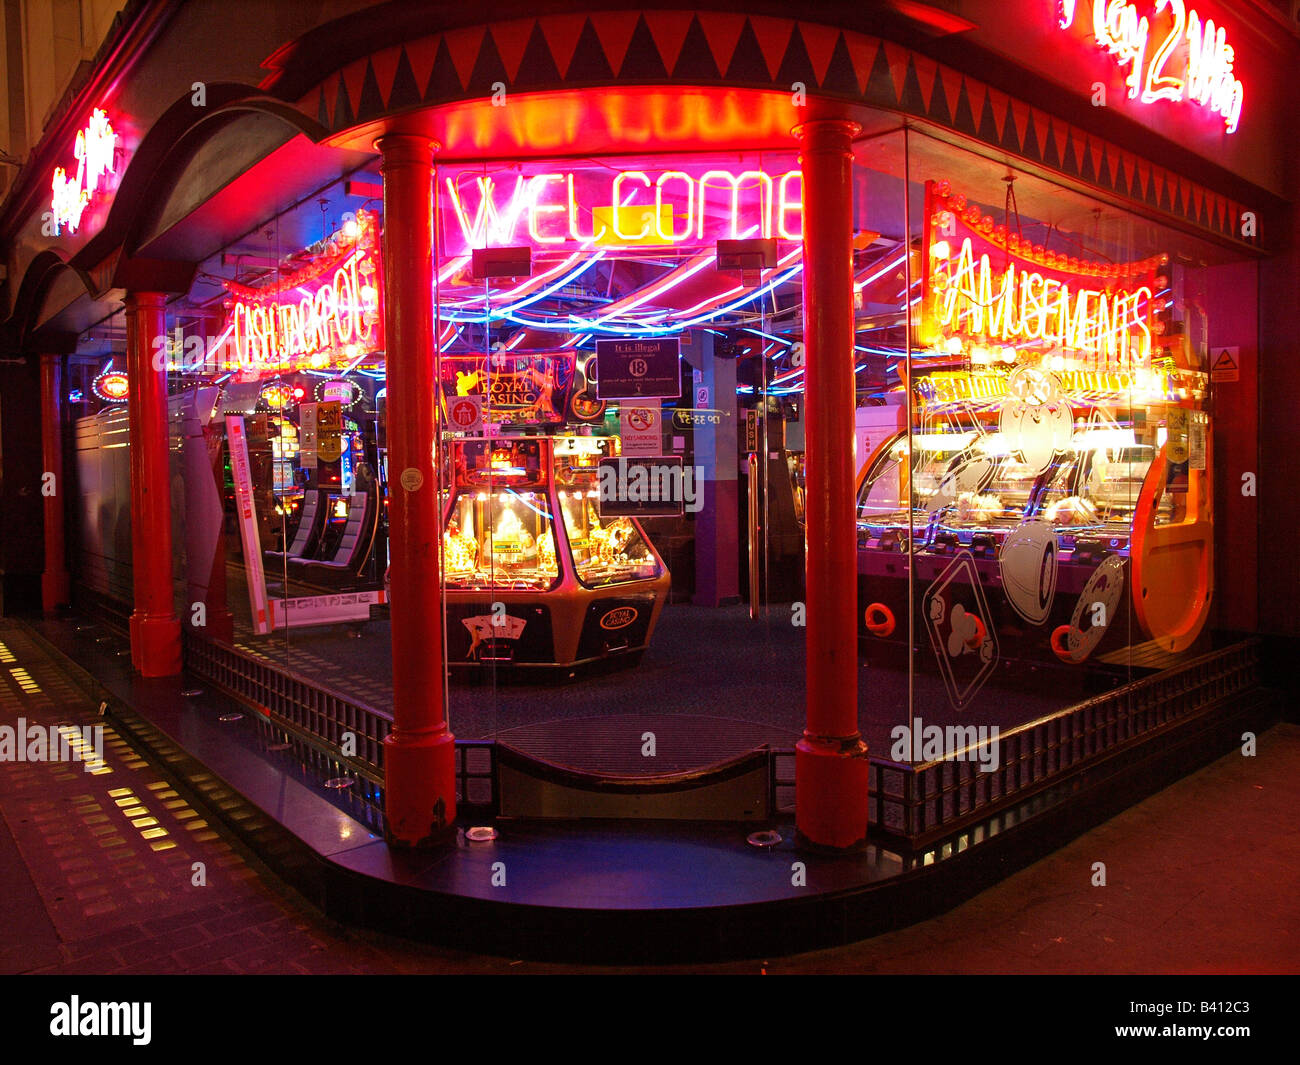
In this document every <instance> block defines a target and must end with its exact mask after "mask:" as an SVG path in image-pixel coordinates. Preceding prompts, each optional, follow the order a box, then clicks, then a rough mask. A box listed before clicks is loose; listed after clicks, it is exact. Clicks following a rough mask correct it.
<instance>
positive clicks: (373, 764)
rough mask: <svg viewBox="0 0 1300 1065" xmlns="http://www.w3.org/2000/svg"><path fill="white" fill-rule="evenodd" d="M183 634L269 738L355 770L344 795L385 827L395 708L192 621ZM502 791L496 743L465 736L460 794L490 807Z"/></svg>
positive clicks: (196, 659)
mask: <svg viewBox="0 0 1300 1065" xmlns="http://www.w3.org/2000/svg"><path fill="white" fill-rule="evenodd" d="M182 641H183V647H184V652H185V668H186V669H187V670H188V671H189V672H190V673H192V674H193V675H194V676H196V677H201V678H202V679H204V680H205V681H207V682H208V683H210V684H212V685H213V686H214V687H216V688H218V689H220V690H222V691H224V692H225V693H226V694H227V695H230V696H232V697H234V698H236V699H238V700H239V701H241V702H243V703H245V704H247V705H249V706H251V707H253V708H254V709H255V710H257V711H259V712H260V713H261V715H262V718H261V720H260V721H259V725H258V727H259V729H260V730H261V732H262V735H263V738H264V739H266V740H267V741H268V743H274V744H280V743H285V744H288V745H289V748H290V749H291V750H292V752H293V754H294V755H295V756H296V758H297V760H298V761H299V762H301V763H302V764H303V766H304V768H305V769H307V770H308V771H310V772H311V774H312V775H313V776H314V777H316V778H318V779H320V780H327V779H330V778H332V777H340V776H351V777H353V778H354V780H356V782H357V783H356V785H355V786H354V787H353V788H351V789H349V790H348V791H347V792H346V793H344V794H343V795H342V796H339V800H340V801H343V802H346V803H356V804H359V807H360V809H359V810H358V811H355V812H358V813H359V814H360V815H362V816H361V820H363V821H365V822H366V823H367V824H370V825H372V826H373V827H382V818H383V809H384V739H385V738H386V737H387V736H388V734H389V732H391V731H392V727H393V718H392V715H391V714H389V713H388V712H386V711H383V710H377V709H375V708H374V707H372V706H369V705H367V704H366V703H363V702H360V701H359V700H357V699H353V698H350V697H348V696H346V695H344V694H342V693H341V692H338V691H335V690H333V689H332V688H327V687H325V686H323V685H321V684H319V683H317V682H315V681H310V680H307V679H306V678H304V677H301V676H299V675H298V674H296V673H294V672H293V671H292V670H289V669H286V668H284V667H283V666H279V665H274V664H272V663H270V662H268V661H266V660H265V659H261V658H254V657H252V656H250V655H248V654H246V653H244V652H243V651H241V650H239V649H238V648H235V647H231V646H230V645H228V644H224V643H221V642H220V641H217V640H212V639H208V638H207V637H203V636H199V635H197V634H195V633H194V632H192V631H190V630H188V629H186V630H183V632H182ZM348 734H350V735H351V737H352V740H353V742H354V744H355V754H352V755H347V754H344V753H343V742H344V739H345V738H346V736H347V735H348ZM496 793H497V792H496V745H495V744H494V743H492V742H491V741H486V740H468V741H466V740H458V741H457V742H456V800H457V802H458V803H463V804H464V805H466V806H472V807H476V808H482V809H484V810H487V811H491V810H493V809H495V806H496Z"/></svg>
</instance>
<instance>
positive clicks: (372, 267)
mask: <svg viewBox="0 0 1300 1065" xmlns="http://www.w3.org/2000/svg"><path fill="white" fill-rule="evenodd" d="M333 243H335V244H336V246H337V249H338V250H337V251H332V252H331V253H329V254H326V255H322V256H321V257H320V258H319V259H317V260H316V262H314V263H312V264H311V265H309V266H307V267H305V268H303V269H302V270H298V271H295V272H294V273H292V274H290V275H288V276H287V277H284V278H282V279H281V280H280V281H278V282H277V283H275V284H273V285H268V286H265V287H262V288H249V287H247V286H245V285H240V284H237V283H236V282H234V281H227V282H226V289H227V290H228V291H229V292H230V294H231V296H232V297H233V298H232V299H231V300H229V301H228V302H227V305H226V306H227V308H228V309H229V312H230V320H229V324H228V326H227V328H226V334H227V336H229V338H230V341H231V344H232V346H233V348H234V354H235V361H236V366H227V367H226V368H227V369H236V368H238V369H239V370H241V371H242V372H243V373H244V375H245V376H260V375H261V374H265V373H274V372H278V371H293V370H299V369H323V368H326V367H333V366H342V367H344V368H345V369H346V368H348V367H350V366H352V365H354V364H355V363H356V362H357V361H359V360H360V359H361V358H363V357H365V356H366V355H368V354H371V353H373V352H376V351H380V350H382V349H383V346H384V335H383V307H382V302H381V297H382V285H381V273H380V268H381V255H380V249H379V222H378V219H377V218H376V217H375V215H374V214H373V212H370V211H358V212H357V221H356V226H355V231H354V232H353V227H352V226H348V227H346V228H345V230H344V233H343V234H342V235H341V236H340V237H339V238H337V239H336V241H335V242H333Z"/></svg>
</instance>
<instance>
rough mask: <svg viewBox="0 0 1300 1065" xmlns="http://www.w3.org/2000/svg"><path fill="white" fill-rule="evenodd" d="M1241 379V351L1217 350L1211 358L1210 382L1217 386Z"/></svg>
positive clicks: (1237, 349) (1234, 349)
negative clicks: (1224, 382)
mask: <svg viewBox="0 0 1300 1065" xmlns="http://www.w3.org/2000/svg"><path fill="white" fill-rule="evenodd" d="M1240 379H1241V349H1240V348H1215V349H1214V350H1213V354H1212V355H1211V356H1210V380H1211V381H1213V382H1214V383H1215V384H1219V383H1220V382H1223V381H1238V380H1240Z"/></svg>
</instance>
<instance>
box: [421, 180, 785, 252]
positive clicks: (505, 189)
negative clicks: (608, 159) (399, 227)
mask: <svg viewBox="0 0 1300 1065" xmlns="http://www.w3.org/2000/svg"><path fill="white" fill-rule="evenodd" d="M442 193H443V194H442V197H441V199H442V212H441V213H442V220H443V232H444V236H445V238H446V240H447V241H448V243H449V244H451V245H453V247H454V246H455V245H456V244H460V245H461V246H462V247H463V248H483V247H489V246H509V245H513V244H517V243H520V242H524V241H527V242H531V243H532V244H533V245H534V246H535V247H538V248H548V247H551V248H554V247H559V246H565V245H570V246H571V245H575V244H576V245H579V246H583V247H588V248H590V247H606V248H610V249H618V248H636V247H643V246H659V247H664V246H669V247H671V246H682V245H691V244H702V243H704V242H706V241H709V240H717V239H719V238H733V239H734V238H738V237H744V236H761V237H777V238H778V239H781V240H791V241H798V240H802V239H803V176H802V174H801V173H800V172H799V171H798V170H789V171H786V172H784V173H780V174H768V173H766V172H765V171H762V170H743V171H740V172H734V171H731V170H723V169H711V170H705V171H703V172H701V173H699V174H698V175H696V174H691V173H687V172H686V171H684V170H663V171H646V170H607V169H601V170H599V171H594V170H554V171H550V172H547V173H543V174H534V175H531V176H524V175H522V174H519V175H513V176H499V175H498V176H494V175H485V174H483V173H481V172H473V171H466V172H463V173H461V174H460V175H457V176H449V177H446V178H445V179H444V187H443V189H442Z"/></svg>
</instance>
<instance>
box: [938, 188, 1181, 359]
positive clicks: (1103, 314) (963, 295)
mask: <svg viewBox="0 0 1300 1065" xmlns="http://www.w3.org/2000/svg"><path fill="white" fill-rule="evenodd" d="M926 200H927V202H926V223H927V224H926V236H925V247H926V248H927V249H928V250H927V254H926V258H925V296H924V299H923V303H922V334H923V335H922V339H923V340H924V342H925V343H927V344H931V345H935V346H939V345H941V344H943V343H944V342H945V341H952V340H953V339H954V338H962V337H966V338H969V339H972V340H978V341H982V342H984V343H986V344H993V345H1002V346H1004V347H1007V348H1008V349H1011V348H1016V347H1024V348H1033V349H1038V350H1044V351H1062V352H1071V353H1074V354H1076V355H1079V356H1083V357H1085V358H1088V359H1090V361H1092V362H1093V363H1094V364H1096V366H1097V367H1098V368H1114V369H1123V370H1129V369H1132V368H1134V367H1137V366H1143V365H1146V364H1148V363H1149V362H1150V359H1151V333H1152V318H1153V305H1154V303H1155V295H1154V289H1155V276H1156V270H1157V268H1158V267H1159V266H1160V263H1161V259H1160V258H1159V257H1152V258H1150V259H1144V260H1141V261H1139V262H1134V263H1124V264H1115V263H1098V262H1090V261H1088V260H1086V259H1085V260H1081V259H1078V258H1076V257H1074V256H1068V255H1063V254H1059V253H1056V252H1052V251H1048V250H1046V249H1044V248H1043V247H1041V246H1036V245H1034V244H1033V243H1032V242H1030V241H1026V240H1023V239H1022V238H1021V237H1020V236H1019V235H1017V234H1015V233H1009V232H1008V231H1007V229H1006V227H1005V226H995V225H994V224H993V219H992V218H991V217H989V216H988V215H984V214H983V213H982V212H981V211H980V209H979V208H978V207H977V206H975V205H973V204H968V203H967V202H966V198H965V197H964V196H962V195H960V194H959V193H952V192H951V191H950V189H949V187H948V184H947V182H941V183H939V184H937V185H936V184H934V183H933V182H931V183H929V184H928V185H927V186H926ZM957 349H958V350H959V349H960V343H958V344H957Z"/></svg>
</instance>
